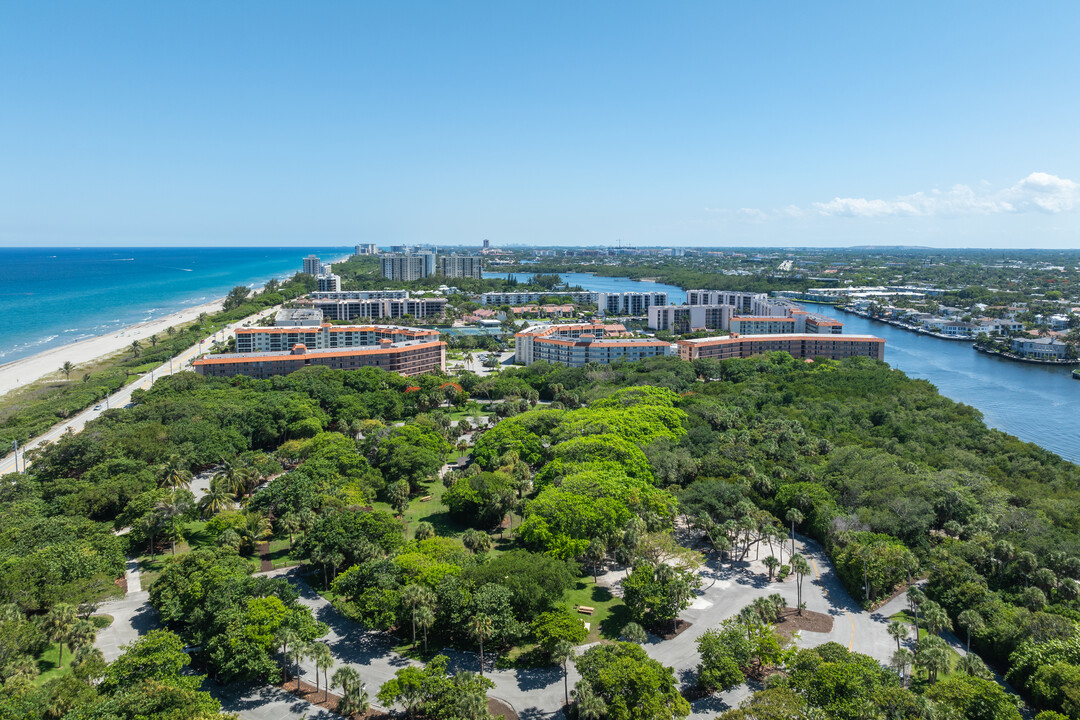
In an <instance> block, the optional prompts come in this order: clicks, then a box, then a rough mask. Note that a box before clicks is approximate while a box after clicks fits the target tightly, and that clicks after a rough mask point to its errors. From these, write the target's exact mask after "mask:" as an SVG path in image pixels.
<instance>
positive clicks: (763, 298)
mask: <svg viewBox="0 0 1080 720" xmlns="http://www.w3.org/2000/svg"><path fill="white" fill-rule="evenodd" d="M768 303H769V295H768V294H767V293H755V292H732V291H729V290H687V291H686V304H687V305H731V306H733V307H734V308H735V310H736V311H737V312H738V313H739V314H748V315H768V314H769V313H768V312H766V311H765V307H766V306H767V305H768Z"/></svg>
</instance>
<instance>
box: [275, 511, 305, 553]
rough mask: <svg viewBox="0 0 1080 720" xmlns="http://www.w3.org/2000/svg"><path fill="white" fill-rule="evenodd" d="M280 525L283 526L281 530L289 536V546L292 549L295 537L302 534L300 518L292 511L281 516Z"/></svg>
mask: <svg viewBox="0 0 1080 720" xmlns="http://www.w3.org/2000/svg"><path fill="white" fill-rule="evenodd" d="M278 523H280V524H281V529H282V530H284V531H285V533H286V534H287V535H288V536H289V546H290V547H292V544H293V537H294V536H295V535H296V533H298V532H300V516H299V515H298V514H296V513H295V512H294V511H292V510H290V511H289V512H287V513H285V514H284V515H282V516H281V519H279V520H278Z"/></svg>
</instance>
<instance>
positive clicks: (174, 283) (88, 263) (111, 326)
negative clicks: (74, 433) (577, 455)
mask: <svg viewBox="0 0 1080 720" xmlns="http://www.w3.org/2000/svg"><path fill="white" fill-rule="evenodd" d="M311 253H314V254H315V255H318V256H319V257H320V258H321V259H322V261H323V262H331V261H337V260H340V259H342V258H343V257H345V256H346V255H349V254H350V249H349V248H342V247H303V248H298V247H293V248H288V247H272V248H266V247H262V248H251V247H247V248H238V247H234V248H175V247H172V248H131V247H123V248H68V247H65V248H0V364H3V363H9V362H12V361H14V360H19V359H20V358H24V357H29V356H31V355H35V354H37V353H39V352H42V351H44V350H48V349H51V348H54V347H59V346H61V345H67V344H69V343H73V342H77V341H79V340H85V339H87V338H91V337H95V336H98V335H107V334H109V333H112V332H115V331H117V330H119V329H121V328H124V327H127V326H129V325H133V324H135V323H140V322H145V321H148V320H153V319H156V318H160V317H161V316H163V315H169V314H171V313H174V312H177V311H179V310H183V309H184V308H185V307H188V306H192V305H200V304H202V303H206V302H210V301H211V300H214V299H216V298H220V297H222V296H224V295H225V294H226V293H228V292H229V290H231V289H232V288H234V287H236V286H237V285H246V286H249V287H257V286H260V285H262V284H263V283H265V282H266V281H267V280H269V279H271V278H278V279H281V278H285V277H289V276H292V275H293V274H294V273H296V272H299V271H300V269H301V266H302V260H303V258H304V257H305V256H306V255H309V254H311Z"/></svg>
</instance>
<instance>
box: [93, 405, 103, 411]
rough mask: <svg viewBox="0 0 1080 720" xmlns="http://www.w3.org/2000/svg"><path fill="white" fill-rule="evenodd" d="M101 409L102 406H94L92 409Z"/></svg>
mask: <svg viewBox="0 0 1080 720" xmlns="http://www.w3.org/2000/svg"><path fill="white" fill-rule="evenodd" d="M102 407H103V406H102V405H95V406H94V409H95V410H100V409H101V408H102Z"/></svg>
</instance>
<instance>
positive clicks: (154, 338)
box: [146, 335, 158, 347]
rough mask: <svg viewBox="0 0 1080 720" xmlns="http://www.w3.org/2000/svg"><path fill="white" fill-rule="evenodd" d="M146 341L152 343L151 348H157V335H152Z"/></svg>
mask: <svg viewBox="0 0 1080 720" xmlns="http://www.w3.org/2000/svg"><path fill="white" fill-rule="evenodd" d="M146 339H147V340H149V341H150V347H156V346H157V344H158V336H157V335H151V336H150V337H148V338H146Z"/></svg>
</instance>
